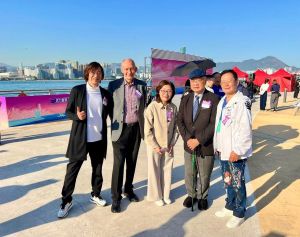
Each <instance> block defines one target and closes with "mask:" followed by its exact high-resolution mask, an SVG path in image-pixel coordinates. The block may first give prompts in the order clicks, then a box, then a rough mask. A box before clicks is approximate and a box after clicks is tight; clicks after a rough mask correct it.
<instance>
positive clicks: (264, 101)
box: [259, 92, 268, 110]
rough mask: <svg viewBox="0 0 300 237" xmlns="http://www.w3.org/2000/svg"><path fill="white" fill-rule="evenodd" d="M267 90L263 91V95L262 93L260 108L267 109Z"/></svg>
mask: <svg viewBox="0 0 300 237" xmlns="http://www.w3.org/2000/svg"><path fill="white" fill-rule="evenodd" d="M267 96H268V94H267V92H265V93H263V94H262V95H260V106H259V107H260V110H265V109H266V105H267Z"/></svg>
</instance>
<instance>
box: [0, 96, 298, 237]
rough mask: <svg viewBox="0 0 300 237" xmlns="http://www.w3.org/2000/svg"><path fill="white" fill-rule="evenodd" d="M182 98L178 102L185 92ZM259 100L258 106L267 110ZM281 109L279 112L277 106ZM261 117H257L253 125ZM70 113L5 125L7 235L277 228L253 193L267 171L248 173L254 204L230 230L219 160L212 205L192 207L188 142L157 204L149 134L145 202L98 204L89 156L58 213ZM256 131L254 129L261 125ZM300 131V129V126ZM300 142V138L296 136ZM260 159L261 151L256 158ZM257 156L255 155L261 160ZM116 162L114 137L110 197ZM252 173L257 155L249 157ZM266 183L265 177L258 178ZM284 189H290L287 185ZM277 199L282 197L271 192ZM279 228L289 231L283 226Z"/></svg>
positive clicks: (1, 218) (107, 168) (249, 232)
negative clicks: (188, 202) (166, 197)
mask: <svg viewBox="0 0 300 237" xmlns="http://www.w3.org/2000/svg"><path fill="white" fill-rule="evenodd" d="M174 99H175V102H176V103H177V104H178V103H179V96H176V97H175V98H174ZM257 104H258V103H255V104H254V107H253V111H254V116H255V120H256V119H259V118H260V116H261V115H260V114H261V113H258V114H257V116H256V113H257V111H258V110H257ZM278 113H279V112H278ZM255 123H256V122H254V129H256V128H258V127H259V126H258V127H255V126H256V125H255ZM70 125H71V123H70V121H60V122H53V123H46V124H36V125H29V126H24V127H15V128H10V129H7V130H5V131H2V139H3V143H4V144H3V145H1V146H0V180H1V182H0V213H1V215H0V236H6V235H11V236H41V235H43V236H54V235H55V236H243V237H247V236H251V237H252V236H261V233H263V234H266V235H268V234H269V233H272V229H271V230H270V231H265V229H262V225H261V223H262V222H263V221H262V220H263V218H264V216H263V215H260V214H257V212H256V207H255V205H254V204H255V203H256V201H257V199H256V198H255V197H254V195H253V194H254V193H255V191H257V188H258V187H259V186H257V185H259V184H261V182H263V181H261V182H260V181H259V178H260V177H262V176H263V174H261V173H259V174H256V175H255V174H253V175H254V177H255V180H254V181H256V183H254V184H255V185H253V181H250V178H249V174H248V173H247V176H248V178H247V189H248V194H249V202H248V203H249V209H248V210H249V211H248V212H247V217H246V218H247V219H246V222H245V223H244V224H243V225H242V226H240V227H239V228H237V229H234V230H229V229H227V228H226V226H225V223H226V221H227V219H219V218H217V217H215V216H214V212H215V211H217V210H219V209H221V208H222V207H223V205H224V198H225V196H224V194H225V193H224V190H223V186H222V180H221V177H220V170H219V167H218V164H217V162H216V164H215V167H214V170H213V174H212V179H211V189H210V193H209V204H210V208H209V209H208V210H207V211H201V212H200V211H198V210H197V209H196V210H195V211H194V212H191V210H190V209H185V208H184V207H183V206H182V202H183V200H184V198H185V197H186V191H185V187H184V167H183V144H182V140H181V139H179V141H178V143H177V144H176V147H175V163H174V169H173V179H172V191H171V198H172V199H173V201H174V202H173V203H172V204H171V205H168V206H164V207H158V206H156V205H155V204H153V203H151V202H147V201H146V200H144V198H145V195H146V189H147V158H146V149H145V145H144V143H143V142H142V145H141V149H140V153H139V158H138V164H137V169H136V174H135V180H134V187H135V192H136V193H137V194H138V196H139V197H140V198H141V199H142V200H141V201H140V202H138V203H129V202H128V200H127V199H126V198H125V199H123V200H122V212H121V213H120V214H113V213H111V211H110V207H111V206H110V204H109V205H108V206H106V207H97V206H95V205H94V204H92V203H90V202H89V193H90V191H91V190H90V174H91V167H90V162H89V160H88V161H87V162H84V165H83V167H82V169H81V171H80V173H79V176H78V180H77V184H76V189H75V192H74V196H73V197H74V206H73V208H72V210H71V211H70V213H69V216H68V217H67V218H65V219H63V220H59V219H57V217H56V213H57V210H58V207H59V205H60V192H61V188H62V184H63V179H64V175H65V169H66V164H67V159H66V158H64V154H65V151H66V146H67V141H68V137H69V130H70ZM258 131H259V130H257V131H254V136H256V135H255V134H256V132H258ZM298 139H299V133H298ZM296 142H297V141H296ZM253 160H254V159H253ZM255 164H256V163H255ZM112 165H113V157H112V146H111V143H109V147H108V156H107V160H106V161H105V162H104V165H103V177H104V183H103V191H102V196H103V197H104V198H105V199H107V200H108V201H109V203H111V199H110V181H111V172H112ZM249 167H250V174H251V177H252V171H251V169H252V167H253V166H252V163H250V162H249ZM257 183H259V184H257ZM281 193H283V194H284V193H285V190H282V192H281ZM271 201H272V202H273V201H276V199H272V200H271ZM276 233H284V232H280V231H277V230H276Z"/></svg>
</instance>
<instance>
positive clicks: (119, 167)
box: [111, 123, 141, 201]
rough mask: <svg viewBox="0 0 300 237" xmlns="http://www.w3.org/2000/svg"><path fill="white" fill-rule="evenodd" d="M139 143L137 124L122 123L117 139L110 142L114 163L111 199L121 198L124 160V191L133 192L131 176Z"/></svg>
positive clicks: (139, 135) (132, 175)
mask: <svg viewBox="0 0 300 237" xmlns="http://www.w3.org/2000/svg"><path fill="white" fill-rule="evenodd" d="M140 144H141V133H140V128H139V124H138V123H135V124H133V125H132V124H130V125H127V124H124V125H123V130H122V133H121V136H120V138H119V140H118V141H115V142H112V145H113V150H114V165H113V173H112V180H111V194H112V200H113V201H117V200H121V199H122V197H121V194H122V186H123V175H124V163H125V161H126V181H125V187H124V192H125V193H131V192H133V190H132V189H133V185H132V182H133V178H134V172H135V167H136V161H137V157H138V153H139V148H140Z"/></svg>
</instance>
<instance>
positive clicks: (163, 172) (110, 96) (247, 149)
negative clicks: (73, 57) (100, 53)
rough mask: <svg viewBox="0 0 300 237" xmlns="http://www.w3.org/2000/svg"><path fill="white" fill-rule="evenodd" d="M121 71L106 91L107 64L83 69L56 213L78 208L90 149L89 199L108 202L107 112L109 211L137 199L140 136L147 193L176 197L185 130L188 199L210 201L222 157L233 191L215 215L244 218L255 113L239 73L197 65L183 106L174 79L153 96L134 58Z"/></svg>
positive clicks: (166, 200) (161, 199)
mask: <svg viewBox="0 0 300 237" xmlns="http://www.w3.org/2000/svg"><path fill="white" fill-rule="evenodd" d="M121 70H122V73H123V75H124V76H123V78H120V79H117V80H114V81H111V82H110V83H109V86H108V90H106V89H104V88H102V87H101V86H100V83H101V80H103V78H104V72H103V68H102V66H101V65H100V64H99V63H97V62H92V63H90V64H89V65H88V66H87V67H86V69H85V71H84V79H85V81H86V83H85V84H82V85H78V86H75V87H73V88H72V90H71V93H70V98H69V100H68V105H67V108H66V115H67V116H68V118H70V119H71V120H72V121H73V123H72V128H71V132H70V138H69V144H68V148H67V153H66V157H68V158H69V163H68V164H67V169H66V174H65V179H64V184H63V188H62V192H61V195H62V203H61V205H60V208H59V211H58V213H57V216H58V217H59V218H64V217H66V216H67V215H68V212H69V211H70V209H71V208H72V205H73V204H72V194H73V192H74V188H75V183H76V179H77V176H78V172H79V170H80V168H81V166H82V164H83V161H84V160H86V159H87V155H89V157H90V160H91V166H92V174H91V194H90V202H92V203H94V204H96V205H98V206H105V205H106V204H107V201H106V200H105V199H104V198H103V197H102V196H101V188H102V183H103V176H102V165H103V161H104V159H105V157H106V151H107V142H108V141H107V122H106V121H107V118H108V117H109V118H110V120H111V140H112V146H113V170H112V178H111V198H112V205H111V212H113V213H119V212H121V201H122V194H123V196H125V197H127V198H128V199H129V201H130V202H138V201H139V197H138V196H137V195H136V194H135V193H134V188H133V179H134V174H135V168H136V163H137V159H138V151H139V147H140V143H141V139H144V140H145V143H146V146H147V159H148V186H147V197H146V199H147V200H148V201H151V202H154V203H155V204H156V205H157V206H163V205H168V204H171V203H172V197H170V190H171V177H172V168H173V162H174V150H173V148H174V145H175V144H176V141H177V139H178V137H179V135H181V137H182V139H183V141H184V166H185V186H186V190H187V197H186V198H185V200H184V202H183V206H184V207H186V208H190V207H193V205H194V204H195V203H197V205H198V209H199V210H207V209H208V208H209V204H208V201H207V200H208V193H209V185H210V176H211V173H212V169H213V165H214V159H215V157H217V158H218V159H219V160H220V165H221V170H222V177H223V180H224V185H225V187H226V194H227V197H226V203H225V207H224V209H222V210H220V211H218V212H217V213H216V214H215V215H216V216H217V217H225V216H230V217H231V218H230V219H229V221H228V222H227V224H226V225H227V227H229V228H234V227H237V226H239V225H240V224H241V223H243V221H244V216H245V211H246V197H247V196H246V187H245V177H244V169H245V164H246V161H247V158H248V157H250V156H251V154H252V150H251V146H252V134H251V123H252V122H251V121H252V120H251V111H250V108H251V106H250V105H251V100H250V99H249V98H248V97H246V96H244V95H243V94H242V93H241V92H239V91H238V84H239V82H238V77H237V74H236V73H235V72H234V71H233V70H226V71H223V72H222V73H221V74H220V73H216V74H214V75H212V76H210V75H206V73H205V71H202V70H200V69H196V70H194V71H192V72H191V73H190V74H189V83H190V89H189V91H188V92H187V93H186V94H185V95H184V96H183V97H182V99H181V102H180V106H179V108H177V107H176V105H175V104H173V103H172V98H173V97H174V95H175V87H174V85H173V83H172V82H170V81H168V80H162V81H161V82H160V83H159V84H158V86H157V87H156V97H155V98H154V99H153V100H152V101H147V91H146V84H145V82H143V81H141V80H138V79H136V78H135V73H136V71H137V68H136V66H135V63H134V61H133V60H132V59H125V60H123V61H122V64H121ZM211 81H213V83H211ZM224 137H226V139H224ZM125 163H126V171H124V165H125ZM124 172H126V174H125V182H123V176H124ZM122 190H123V191H122Z"/></svg>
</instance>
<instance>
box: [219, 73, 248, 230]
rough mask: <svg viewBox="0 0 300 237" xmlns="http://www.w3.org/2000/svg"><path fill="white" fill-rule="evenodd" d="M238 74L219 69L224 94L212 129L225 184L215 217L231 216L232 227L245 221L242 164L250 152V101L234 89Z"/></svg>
mask: <svg viewBox="0 0 300 237" xmlns="http://www.w3.org/2000/svg"><path fill="white" fill-rule="evenodd" d="M238 83H239V82H238V76H237V74H236V72H235V71H233V70H225V71H223V72H222V73H221V86H222V88H223V91H224V93H225V96H224V97H223V98H222V99H221V101H220V102H219V104H218V109H217V115H216V124H215V132H214V151H215V155H216V156H217V157H219V159H220V164H221V171H222V177H223V181H224V185H225V188H226V194H227V197H226V204H225V207H224V208H223V209H222V210H220V211H217V212H216V213H215V215H216V216H217V217H226V216H227V217H231V218H230V219H229V220H228V222H227V223H226V226H227V227H228V228H235V227H237V226H239V225H241V224H242V223H243V222H244V217H245V212H246V205H247V194H246V185H245V166H246V162H247V159H248V157H250V156H251V155H252V118H251V111H250V106H249V105H250V104H251V101H250V99H249V98H248V97H246V96H244V95H243V94H242V93H241V92H239V91H238V90H237V86H238Z"/></svg>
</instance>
